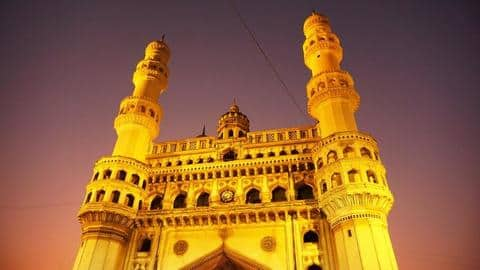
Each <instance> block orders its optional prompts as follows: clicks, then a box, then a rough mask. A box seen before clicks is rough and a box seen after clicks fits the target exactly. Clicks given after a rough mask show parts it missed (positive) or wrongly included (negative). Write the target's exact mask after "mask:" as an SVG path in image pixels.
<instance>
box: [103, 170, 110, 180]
mask: <svg viewBox="0 0 480 270" xmlns="http://www.w3.org/2000/svg"><path fill="white" fill-rule="evenodd" d="M110 176H112V171H111V170H106V171H105V172H104V173H103V179H110Z"/></svg>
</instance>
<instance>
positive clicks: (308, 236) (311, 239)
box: [303, 231, 318, 243]
mask: <svg viewBox="0 0 480 270" xmlns="http://www.w3.org/2000/svg"><path fill="white" fill-rule="evenodd" d="M303 243H318V234H317V233H316V232H314V231H308V232H306V233H305V234H304V235H303Z"/></svg>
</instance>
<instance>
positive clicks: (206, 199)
mask: <svg viewBox="0 0 480 270" xmlns="http://www.w3.org/2000/svg"><path fill="white" fill-rule="evenodd" d="M260 194H261V193H260V190H259V189H257V188H250V189H249V190H248V191H247V193H246V195H245V203H246V204H257V203H262V199H261V195H260ZM314 198H315V195H314V191H313V188H312V186H310V185H308V184H305V183H299V184H297V185H296V186H295V199H296V200H311V199H314ZM287 200H288V199H287V190H286V189H285V188H283V187H280V186H278V187H276V188H274V189H273V190H272V191H271V202H282V201H287ZM195 206H196V207H208V206H210V194H209V193H208V192H202V193H200V194H199V195H198V197H197V200H196V204H195ZM186 207H187V193H186V192H180V193H179V194H178V195H177V196H176V197H175V199H174V200H173V208H174V209H176V208H186ZM159 209H163V196H162V195H157V196H155V198H154V199H153V200H152V202H151V203H150V210H159Z"/></svg>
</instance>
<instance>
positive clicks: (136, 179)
mask: <svg viewBox="0 0 480 270" xmlns="http://www.w3.org/2000/svg"><path fill="white" fill-rule="evenodd" d="M131 182H132V184H134V185H138V183H139V182H140V176H138V174H136V173H134V174H132V178H131Z"/></svg>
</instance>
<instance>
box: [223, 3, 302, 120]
mask: <svg viewBox="0 0 480 270" xmlns="http://www.w3.org/2000/svg"><path fill="white" fill-rule="evenodd" d="M230 5H231V6H232V9H233V11H234V12H235V14H236V15H237V17H238V19H239V20H240V23H241V24H242V26H243V28H245V31H247V32H248V34H249V35H250V37H251V38H252V40H253V42H254V43H255V45H256V47H257V49H258V50H259V51H260V53H261V54H262V55H263V58H264V59H265V61H266V62H267V64H268V66H269V67H270V68H271V69H272V71H273V73H274V74H275V77H277V80H278V81H279V82H280V84H281V85H282V87H283V89H284V90H285V93H286V94H287V95H288V97H289V98H290V99H291V100H292V102H293V104H294V105H295V107H296V108H297V109H298V111H299V112H300V114H301V115H302V116H306V115H307V114H306V113H305V112H304V111H303V109H302V108H301V107H300V105H298V103H297V101H296V100H295V97H294V96H293V94H292V93H291V92H290V90H289V89H288V87H287V85H286V84H285V82H284V81H283V80H282V77H281V76H280V73H279V72H278V71H277V69H276V68H275V66H274V65H273V63H272V61H271V60H270V58H269V57H268V56H267V54H266V53H265V51H264V50H263V48H262V46H261V45H260V42H259V41H258V40H257V38H256V37H255V33H253V31H252V30H250V28H249V27H248V25H247V23H246V22H245V19H244V18H243V17H242V15H241V14H240V11H239V10H238V9H237V7H236V6H235V3H234V0H230Z"/></svg>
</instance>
